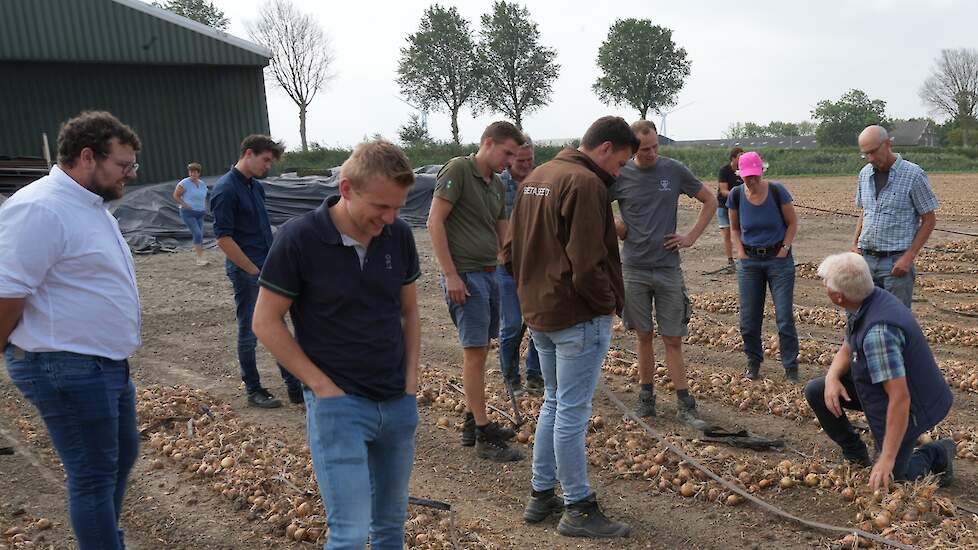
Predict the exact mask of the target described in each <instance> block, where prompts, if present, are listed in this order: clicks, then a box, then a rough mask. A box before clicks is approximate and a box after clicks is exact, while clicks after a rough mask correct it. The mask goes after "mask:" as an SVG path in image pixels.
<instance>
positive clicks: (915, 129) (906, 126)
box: [890, 119, 937, 147]
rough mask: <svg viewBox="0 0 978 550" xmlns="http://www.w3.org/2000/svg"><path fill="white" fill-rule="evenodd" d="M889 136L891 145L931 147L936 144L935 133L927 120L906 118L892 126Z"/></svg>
mask: <svg viewBox="0 0 978 550" xmlns="http://www.w3.org/2000/svg"><path fill="white" fill-rule="evenodd" d="M890 138H891V139H892V140H893V145H903V146H914V145H923V146H930V147H933V146H935V145H936V138H937V133H936V132H935V131H934V128H933V124H931V121H929V120H926V119H925V120H907V121H903V122H899V123H897V124H895V125H894V126H893V128H892V129H891V130H890Z"/></svg>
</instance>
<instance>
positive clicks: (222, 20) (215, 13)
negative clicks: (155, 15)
mask: <svg viewBox="0 0 978 550" xmlns="http://www.w3.org/2000/svg"><path fill="white" fill-rule="evenodd" d="M153 5H154V6H156V7H157V8H163V9H165V10H168V11H172V12H173V13H175V14H177V15H182V16H184V17H186V18H187V19H193V20H194V21H196V22H198V23H203V24H205V25H207V26H209V27H214V28H215V29H221V30H222V31H223V30H227V28H228V23H230V20H229V19H228V18H227V17H225V16H224V12H223V11H221V10H220V9H218V7H217V6H215V5H214V4H212V3H210V2H208V1H207V0H163V2H162V3H160V2H153Z"/></svg>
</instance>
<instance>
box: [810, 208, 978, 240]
mask: <svg viewBox="0 0 978 550" xmlns="http://www.w3.org/2000/svg"><path fill="white" fill-rule="evenodd" d="M792 204H794V205H795V207H796V208H804V209H805V210H815V211H816V212H825V213H826V214H835V215H837V216H846V217H849V218H858V217H859V214H853V213H851V212H839V211H838V210H826V209H825V208H816V207H814V206H805V205H804V204H798V203H797V202H794V203H792ZM934 231H942V232H944V233H950V234H952V235H963V236H965V237H978V234H975V233H966V232H964V231H956V230H954V229H942V228H940V227H935V228H934Z"/></svg>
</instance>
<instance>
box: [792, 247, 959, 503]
mask: <svg viewBox="0 0 978 550" xmlns="http://www.w3.org/2000/svg"><path fill="white" fill-rule="evenodd" d="M818 275H819V277H821V278H822V279H823V281H824V282H825V287H826V292H827V294H828V296H829V299H830V300H831V301H832V303H833V304H835V305H837V306H840V307H842V308H845V310H846V314H847V315H846V316H847V324H846V333H845V341H844V342H843V344H842V347H841V348H839V351H838V352H837V353H836V354H835V358H834V359H833V360H832V364H831V366H830V367H829V371H828V373H826V375H825V376H824V377H821V378H817V379H815V380H812V381H810V382H809V383H808V384H807V385H806V386H805V398H806V399H807V400H808V404H809V405H810V406H811V408H812V410H813V411H814V412H815V416H816V417H818V421H819V422H820V423H821V424H822V428H823V429H824V430H825V433H826V434H828V436H829V437H830V438H831V439H832V440H833V441H835V442H836V443H838V444H839V446H841V447H842V453H843V456H844V457H845V458H846V460H848V461H850V462H855V463H857V464H862V465H864V466H869V465H870V461H869V455H868V453H867V451H866V445H865V444H864V443H863V442H862V440H861V439H860V438H859V436H858V435H856V432H855V431H854V430H853V428H852V425H851V424H850V423H849V420H848V418H847V417H846V415H845V412H844V411H843V410H842V409H843V408H846V409H850V410H857V411H860V410H861V411H863V412H865V414H866V420H867V422H868V423H869V427H870V431H871V432H872V434H873V439H874V440H875V442H876V450H877V456H876V462H875V464H873V470H872V473H871V474H870V478H869V485H870V486H871V487H872V488H873V489H880V488H882V489H886V488H887V486H888V485H889V481H890V479H891V478H893V479H896V480H900V481H903V480H914V479H918V478H920V477H923V476H925V475H927V474H929V473H935V474H941V480H940V484H941V486H942V487H943V486H947V485H949V484H950V483H951V477H952V461H953V458H954V454H955V445H954V441H952V440H950V439H941V440H938V441H934V442H932V443H928V444H926V445H924V446H922V447H919V448H917V447H916V442H917V438H918V437H919V436H920V435H922V434H923V433H925V432H927V431H928V430H930V429H931V428H933V427H934V426H936V425H937V424H938V423H939V422H940V421H941V420H943V419H944V417H945V416H947V413H948V411H949V410H950V409H951V402H952V400H953V397H952V396H951V390H950V388H949V387H948V385H947V382H946V381H945V380H944V376H943V374H941V371H940V369H939V368H938V366H937V362H936V361H935V360H934V354H933V353H932V352H931V349H930V346H929V345H928V343H927V339H926V337H924V334H923V332H922V331H921V329H920V325H919V324H918V323H917V320H916V319H914V317H913V315H912V314H911V313H910V309H909V308H907V306H905V305H904V304H903V303H902V302H901V301H900V300H899V299H898V298H897V297H895V296H894V295H893V294H890V293H889V292H888V291H886V290H883V289H881V288H877V287H875V286H874V285H873V276H872V274H871V273H870V270H869V265H868V264H867V263H866V260H865V259H864V258H863V257H862V256H860V255H859V254H855V253H853V252H845V253H842V254H835V255H832V256H829V257H828V258H826V259H825V260H824V261H823V262H822V264H821V265H820V266H819V268H818Z"/></svg>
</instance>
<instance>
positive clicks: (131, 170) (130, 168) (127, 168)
mask: <svg viewBox="0 0 978 550" xmlns="http://www.w3.org/2000/svg"><path fill="white" fill-rule="evenodd" d="M112 162H113V163H115V165H116V166H118V167H119V168H122V174H123V175H126V174H135V173H136V171H137V170H139V163H138V162H119V161H117V160H113V161H112Z"/></svg>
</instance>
